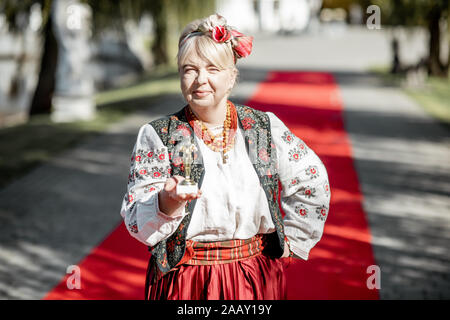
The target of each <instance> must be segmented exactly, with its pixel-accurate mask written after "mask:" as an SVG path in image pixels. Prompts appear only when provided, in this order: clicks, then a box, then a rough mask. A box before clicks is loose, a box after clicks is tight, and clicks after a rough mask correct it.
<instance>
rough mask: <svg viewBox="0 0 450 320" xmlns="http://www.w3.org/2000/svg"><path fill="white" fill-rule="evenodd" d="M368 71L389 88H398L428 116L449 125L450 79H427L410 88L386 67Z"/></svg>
mask: <svg viewBox="0 0 450 320" xmlns="http://www.w3.org/2000/svg"><path fill="white" fill-rule="evenodd" d="M370 71H371V72H373V73H374V74H376V75H379V76H381V77H382V78H383V81H384V82H385V83H386V84H388V85H391V86H396V87H400V88H401V89H402V90H403V91H404V92H405V93H406V94H407V95H408V96H409V97H411V98H412V99H413V100H414V101H416V102H417V104H418V105H419V106H421V107H422V108H423V110H424V111H425V112H427V113H428V114H429V115H430V116H432V117H434V118H435V119H437V120H439V121H441V122H443V123H446V124H450V77H447V78H438V77H429V78H428V79H426V80H425V82H424V84H423V85H422V86H420V87H418V86H416V87H410V86H408V85H407V84H406V81H405V77H404V76H402V75H397V74H391V73H389V68H388V67H387V66H374V67H372V68H370Z"/></svg>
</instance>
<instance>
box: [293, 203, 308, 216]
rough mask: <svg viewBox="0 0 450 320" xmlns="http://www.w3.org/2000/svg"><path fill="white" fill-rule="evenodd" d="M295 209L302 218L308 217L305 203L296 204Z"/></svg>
mask: <svg viewBox="0 0 450 320" xmlns="http://www.w3.org/2000/svg"><path fill="white" fill-rule="evenodd" d="M294 211H295V212H296V213H297V214H298V215H299V216H300V217H302V218H307V217H308V211H309V210H308V208H307V207H306V206H305V205H304V204H299V205H297V206H295V209H294Z"/></svg>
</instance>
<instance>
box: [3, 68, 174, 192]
mask: <svg viewBox="0 0 450 320" xmlns="http://www.w3.org/2000/svg"><path fill="white" fill-rule="evenodd" d="M179 92H180V89H179V79H178V75H177V74H176V72H175V70H156V71H155V72H154V73H153V74H152V75H151V76H146V77H143V78H142V79H141V80H140V81H139V82H138V83H136V84H134V85H129V86H126V87H122V88H118V89H114V90H107V91H103V92H100V93H98V94H97V95H96V98H95V100H96V104H97V113H96V116H95V118H94V119H93V120H91V121H77V122H72V123H53V122H52V121H51V120H50V117H49V116H48V115H38V116H34V117H32V118H31V119H30V121H29V122H27V123H25V124H22V125H17V126H14V127H8V128H1V129H0V150H1V153H0V188H1V187H4V186H5V185H7V184H8V183H10V182H12V181H13V180H15V179H17V178H19V177H20V176H22V175H24V174H26V173H27V172H29V171H30V170H31V169H33V168H34V167H36V166H37V165H39V164H42V163H44V162H45V161H48V160H49V159H51V158H52V157H54V156H55V155H57V154H58V153H60V152H62V151H64V150H67V149H68V148H71V147H74V146H76V145H77V144H79V143H80V142H81V141H83V140H85V139H87V138H90V137H93V136H95V135H97V134H99V133H101V132H103V131H105V130H106V129H107V128H108V127H109V126H110V125H112V124H114V123H116V122H117V121H120V120H121V119H123V118H124V117H125V116H126V115H128V114H130V113H132V112H134V111H138V110H140V109H143V108H151V105H152V102H153V101H154V100H155V99H157V98H158V97H160V96H163V95H167V94H179Z"/></svg>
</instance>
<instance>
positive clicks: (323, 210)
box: [316, 206, 328, 221]
mask: <svg viewBox="0 0 450 320" xmlns="http://www.w3.org/2000/svg"><path fill="white" fill-rule="evenodd" d="M316 213H317V219H319V220H322V221H325V220H326V219H327V216H328V207H326V206H320V207H317V208H316Z"/></svg>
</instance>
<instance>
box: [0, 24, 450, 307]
mask: <svg viewBox="0 0 450 320" xmlns="http://www.w3.org/2000/svg"><path fill="white" fill-rule="evenodd" d="M358 32H360V31H358ZM349 36H350V37H356V38H357V39H360V40H359V41H363V39H366V40H367V41H368V43H369V45H368V46H365V45H364V43H361V45H360V46H358V48H357V47H351V48H349V47H348V45H346V39H345V37H344V38H341V40H339V41H336V39H334V40H333V39H330V41H328V42H321V41H318V40H317V37H316V36H315V35H311V36H310V37H309V36H305V35H304V36H301V37H297V38H296V37H292V36H291V37H286V38H276V39H274V38H271V37H267V36H265V37H259V38H258V37H257V38H256V39H255V52H254V55H253V56H252V59H250V58H249V60H248V61H245V62H243V63H242V66H241V77H240V84H239V85H238V87H237V88H236V89H235V91H234V97H233V98H234V100H235V101H236V102H242V101H245V100H246V99H247V98H248V97H249V96H250V95H251V93H252V92H253V90H254V88H255V86H256V85H257V83H258V82H259V81H261V80H263V79H264V78H265V75H266V72H267V71H268V70H270V69H295V70H305V69H310V70H311V69H318V70H327V71H329V72H333V73H334V75H335V77H336V80H337V82H338V84H339V85H340V88H341V93H342V99H343V102H344V106H345V117H346V128H347V130H348V133H349V135H350V138H351V141H352V144H353V151H354V159H355V166H356V168H357V172H358V175H359V179H360V184H361V188H362V191H363V194H364V209H365V210H366V213H367V215H368V219H369V222H370V227H371V231H372V238H373V239H372V242H373V248H374V252H375V257H376V261H377V264H378V265H379V266H380V268H381V272H382V276H381V290H380V295H381V298H385V299H398V298H400V299H403V298H418V299H422V298H447V299H448V298H450V278H449V273H450V272H449V270H450V253H449V250H448V242H449V237H450V216H449V212H450V210H449V193H450V175H449V173H450V170H449V169H450V168H449V163H450V161H449V156H450V152H449V146H450V141H449V138H448V136H449V132H448V130H447V129H445V128H444V127H442V126H440V125H439V124H438V123H435V122H434V121H433V120H432V119H431V118H430V117H428V116H427V115H426V114H425V113H424V112H423V111H422V110H421V109H420V108H419V107H418V106H417V105H416V104H415V103H414V102H413V101H411V100H410V99H409V98H408V97H406V96H405V95H404V94H402V93H401V92H400V91H399V90H397V89H395V88H390V87H385V86H383V85H382V84H381V83H380V82H379V81H378V80H377V79H376V78H374V77H372V76H369V75H368V74H367V73H365V72H364V69H365V68H366V67H367V65H368V64H370V63H374V62H373V61H372V60H373V59H369V58H368V59H364V54H366V55H370V54H371V55H373V57H378V58H374V59H375V60H376V61H377V63H378V62H380V61H384V60H385V58H382V55H381V58H380V55H377V52H373V51H372V52H370V50H375V47H373V48H372V47H371V46H372V45H374V43H375V44H376V43H377V41H378V43H379V44H383V43H385V40H383V39H384V38H383V37H382V36H381V35H375V34H373V33H370V34H368V35H367V36H366V37H365V38H364V37H360V36H359V33H358V34H355V33H351V34H350V35H349ZM371 37H373V38H371ZM356 38H353V39H356ZM347 40H348V39H347ZM256 44H257V45H256ZM314 46H316V47H314ZM383 46H384V45H380V46H378V48H384V47H383ZM346 47H347V50H346ZM305 48H307V49H305ZM348 49H352V50H351V51H350V52H349V51H348ZM315 50H316V52H321V54H320V59H319V58H318V57H317V56H316V57H314V55H313V52H314V51H315ZM323 50H327V52H328V53H329V54H328V55H326V54H325V53H324V51H323ZM361 50H362V51H361ZM364 50H367V51H364ZM363 51H364V52H363ZM296 53H297V54H296ZM350 55H353V56H354V57H358V60H359V62H358V63H357V65H353V67H351V66H350V62H351V61H350V60H351V59H349V58H348V56H350ZM369 57H372V56H369ZM377 59H378V60H377ZM380 59H381V60H380ZM383 59H384V60H383ZM317 61H321V63H320V65H319V63H317ZM181 104H182V101H181V99H180V97H179V96H168V97H164V98H162V99H161V100H160V101H159V102H157V103H155V104H153V105H151V106H149V109H148V110H146V111H145V112H140V113H136V114H132V115H130V116H128V117H127V118H125V119H124V120H123V121H121V122H120V123H118V124H115V125H113V126H112V127H111V128H110V130H108V131H106V132H105V133H104V134H102V135H99V136H97V137H95V138H93V139H91V140H89V141H86V142H85V143H82V144H80V145H79V146H77V147H75V148H74V149H72V150H69V151H68V152H66V153H64V154H62V155H61V156H58V157H56V158H54V159H53V160H52V161H50V162H49V163H47V164H45V165H42V166H40V167H38V168H36V169H35V170H33V171H32V172H31V173H30V174H28V175H26V176H24V177H22V178H21V179H19V180H17V181H15V182H14V183H12V184H10V185H9V186H7V187H6V188H4V189H2V190H0V298H7V299H40V298H42V297H43V296H44V295H45V294H46V293H47V292H48V291H49V290H51V289H52V288H53V286H54V285H56V284H57V283H58V282H59V281H60V279H61V278H62V276H63V275H64V274H65V272H66V268H67V266H69V265H73V264H77V263H78V262H79V261H80V260H81V259H82V258H83V257H84V256H85V255H86V254H88V253H89V252H90V251H91V249H92V248H93V247H95V246H96V245H97V244H98V243H99V242H100V241H101V240H102V239H104V237H105V236H106V235H108V234H109V232H111V231H112V230H113V229H114V228H115V227H116V226H117V224H118V223H120V221H121V218H120V216H119V209H120V203H121V199H122V197H123V194H124V192H125V185H126V178H127V175H128V166H129V155H130V153H131V149H132V146H133V143H134V141H135V138H136V134H137V130H138V128H139V127H140V126H141V125H142V124H144V123H146V122H148V121H150V120H152V119H154V118H157V117H159V116H161V115H163V114H167V113H170V112H172V111H174V110H176V109H177V108H179V106H180V105H181Z"/></svg>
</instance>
